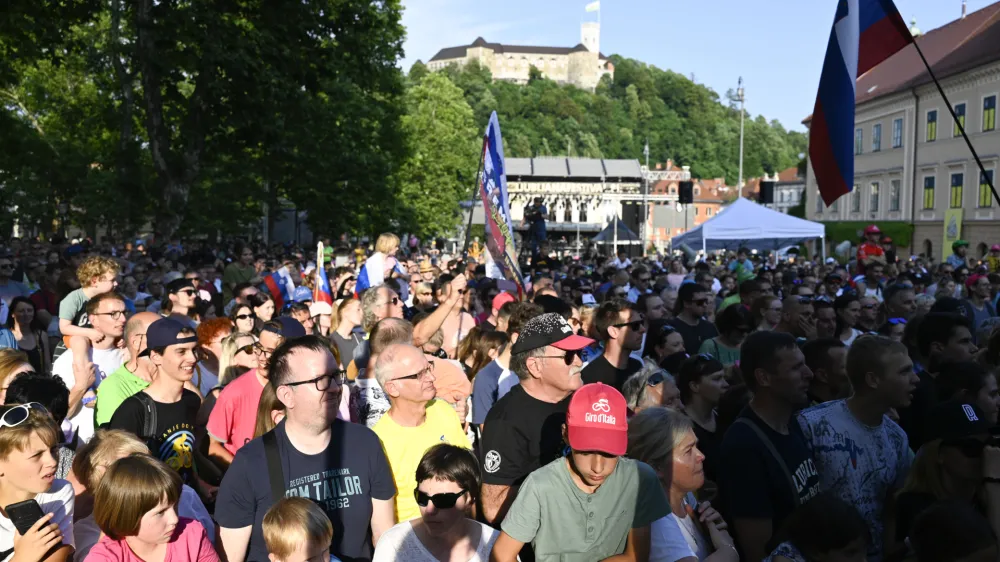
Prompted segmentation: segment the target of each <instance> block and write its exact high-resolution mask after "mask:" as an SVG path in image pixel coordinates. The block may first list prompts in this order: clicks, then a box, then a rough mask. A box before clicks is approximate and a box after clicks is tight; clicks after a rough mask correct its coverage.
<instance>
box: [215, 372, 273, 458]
mask: <svg viewBox="0 0 1000 562" xmlns="http://www.w3.org/2000/svg"><path fill="white" fill-rule="evenodd" d="M263 393H264V386H263V385H261V384H260V381H259V380H257V369H253V370H250V371H247V372H246V373H243V374H242V375H240V376H239V378H237V379H236V380H234V381H233V382H231V383H229V384H228V385H226V388H223V389H222V392H221V393H220V394H219V398H218V399H217V400H216V401H215V407H214V408H212V414H211V415H210V416H209V417H208V426H207V428H208V433H209V435H210V436H211V437H212V438H213V439H215V440H216V441H219V442H221V443H222V444H223V445H224V446H225V447H226V450H227V451H229V452H230V453H232V454H234V455H235V454H236V451H239V450H240V447H242V446H243V445H246V444H247V443H249V442H250V440H251V439H253V432H254V429H256V427H257V406H258V405H259V404H260V396H261V394H263Z"/></svg>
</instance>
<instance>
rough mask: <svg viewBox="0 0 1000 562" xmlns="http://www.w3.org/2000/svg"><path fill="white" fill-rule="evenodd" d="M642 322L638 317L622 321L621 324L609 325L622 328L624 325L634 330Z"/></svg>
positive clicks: (639, 326) (640, 325)
mask: <svg viewBox="0 0 1000 562" xmlns="http://www.w3.org/2000/svg"><path fill="white" fill-rule="evenodd" d="M642 322H643V321H642V319H639V320H633V321H631V322H622V323H621V324H612V325H611V327H612V328H624V327H625V326H628V328H629V329H630V330H632V331H633V332H634V331H636V330H638V329H639V328H642Z"/></svg>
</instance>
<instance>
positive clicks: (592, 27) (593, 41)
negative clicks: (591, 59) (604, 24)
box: [580, 21, 601, 53]
mask: <svg viewBox="0 0 1000 562" xmlns="http://www.w3.org/2000/svg"><path fill="white" fill-rule="evenodd" d="M580 43H583V46H584V47H586V48H587V50H588V51H590V52H591V53H600V52H601V24H600V23H598V22H595V21H588V22H584V23H583V24H582V25H581V26H580Z"/></svg>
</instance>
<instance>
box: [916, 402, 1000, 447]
mask: <svg viewBox="0 0 1000 562" xmlns="http://www.w3.org/2000/svg"><path fill="white" fill-rule="evenodd" d="M924 427H925V428H926V431H927V440H928V441H932V440H934V439H963V438H965V437H973V436H976V435H988V434H989V433H990V428H991V427H992V425H991V424H990V422H989V421H988V420H987V419H986V416H984V415H983V412H982V410H980V409H979V408H978V407H976V405H975V404H966V403H965V402H962V401H960V400H949V401H947V402H942V403H940V404H938V405H937V406H934V407H933V408H931V411H930V412H928V413H927V419H926V423H925V426H924Z"/></svg>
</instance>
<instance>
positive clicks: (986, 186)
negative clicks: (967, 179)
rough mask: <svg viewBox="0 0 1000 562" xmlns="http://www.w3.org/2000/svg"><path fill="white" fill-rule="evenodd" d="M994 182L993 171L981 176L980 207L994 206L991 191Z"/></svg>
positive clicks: (987, 171)
mask: <svg viewBox="0 0 1000 562" xmlns="http://www.w3.org/2000/svg"><path fill="white" fill-rule="evenodd" d="M992 181H993V170H986V173H985V174H983V173H980V174H979V206H980V207H992V206H993V192H992V191H991V190H990V183H991V182H992Z"/></svg>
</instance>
